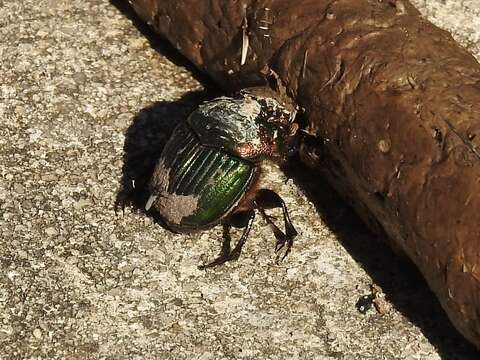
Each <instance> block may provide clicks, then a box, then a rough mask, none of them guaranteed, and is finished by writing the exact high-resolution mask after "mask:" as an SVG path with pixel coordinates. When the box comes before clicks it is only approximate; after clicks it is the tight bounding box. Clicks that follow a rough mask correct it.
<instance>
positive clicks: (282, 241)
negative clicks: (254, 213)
mask: <svg viewBox="0 0 480 360" xmlns="http://www.w3.org/2000/svg"><path fill="white" fill-rule="evenodd" d="M255 206H256V208H257V209H258V211H259V212H260V214H261V215H262V217H263V218H264V219H265V221H266V222H267V224H268V225H269V226H270V228H271V229H272V231H273V234H274V235H275V238H276V239H277V244H276V245H275V252H276V253H277V254H278V252H279V251H280V250H281V249H282V248H283V247H284V246H285V245H286V246H287V248H286V250H285V253H284V254H283V256H282V257H281V260H283V259H285V257H286V256H287V255H288V253H289V252H290V249H291V248H292V245H293V239H294V238H295V236H297V234H298V233H297V230H295V227H294V226H293V224H292V220H290V215H289V214H288V210H287V206H286V205H285V202H284V201H283V199H282V198H281V197H280V195H278V194H277V193H276V192H274V191H272V190H269V189H260V190H258V191H257V194H256V197H255ZM278 207H281V208H282V212H283V221H284V224H285V232H283V231H282V230H280V229H279V228H278V226H277V225H275V223H274V222H273V221H272V219H271V217H270V216H268V215H267V214H266V213H265V209H272V208H278Z"/></svg>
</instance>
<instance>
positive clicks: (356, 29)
mask: <svg viewBox="0 0 480 360" xmlns="http://www.w3.org/2000/svg"><path fill="white" fill-rule="evenodd" d="M132 5H133V7H134V9H135V10H136V11H137V13H138V14H139V15H140V16H141V17H142V18H143V19H145V20H146V21H147V22H148V23H149V24H151V25H152V26H153V27H154V28H155V29H156V31H157V32H158V33H159V34H161V35H162V36H164V37H165V38H166V39H168V40H169V41H170V42H171V43H172V44H173V45H174V46H175V47H176V48H177V49H178V50H179V51H180V52H181V53H182V54H184V55H185V56H186V57H187V58H188V59H190V60H191V61H192V62H193V63H194V64H195V65H196V66H197V67H198V68H199V69H201V70H203V71H205V72H206V73H208V74H209V75H210V76H211V77H212V78H213V79H214V80H215V81H217V82H218V83H219V84H220V85H221V86H223V87H224V88H225V89H229V90H231V89H238V88H241V87H246V86H251V85H257V84H259V83H261V82H262V79H263V75H262V71H264V70H265V68H266V67H268V68H271V69H273V70H274V71H275V72H276V73H277V74H278V75H279V77H280V78H281V80H282V81H283V83H284V84H285V85H286V87H287V90H288V92H289V94H290V96H291V97H292V98H293V99H294V100H295V101H296V102H297V103H298V104H299V105H300V106H302V107H303V108H305V110H306V119H307V122H306V124H305V129H304V130H306V131H307V132H309V133H310V134H312V135H313V136H314V139H316V140H315V141H309V142H308V144H307V143H305V144H304V146H303V147H302V154H301V156H302V159H304V161H306V162H307V163H308V164H309V165H310V166H312V167H314V168H318V169H319V170H320V171H322V172H323V173H324V174H325V175H326V176H327V178H328V179H329V180H330V182H331V183H332V184H333V185H334V186H335V187H336V188H337V189H338V190H339V192H340V193H341V194H343V195H344V196H345V197H346V198H348V199H350V200H351V202H352V204H353V205H354V207H355V208H356V209H357V211H358V213H359V214H360V216H362V217H363V218H364V219H365V220H366V221H367V222H368V223H369V224H370V225H371V226H372V227H374V228H376V229H377V230H378V231H382V232H385V233H386V234H387V235H388V237H389V239H390V242H391V244H392V246H393V247H394V248H396V249H397V250H399V251H401V252H403V253H404V254H405V255H407V256H408V257H409V258H410V259H411V260H412V261H413V262H414V263H415V264H416V265H417V266H418V268H419V269H420V271H421V272H422V273H423V275H424V276H425V278H426V279H427V281H428V284H429V285H430V287H431V288H432V290H433V291H434V292H435V294H436V295H437V296H438V298H439V300H440V302H441V304H442V306H443V308H444V309H445V311H446V312H447V314H448V316H449V317H450V319H451V320H452V322H453V323H454V325H455V326H456V327H457V329H458V330H459V331H460V332H461V333H462V334H464V335H465V336H466V337H467V338H468V339H469V340H470V341H472V342H473V343H474V344H476V345H477V346H479V347H480V228H479V224H480V147H479V144H480V65H479V64H478V62H477V61H476V60H475V59H474V58H473V56H471V55H470V54H469V53H468V52H467V51H466V50H464V49H463V48H461V47H460V46H459V45H458V44H456V43H455V41H454V40H453V39H452V37H451V36H450V35H449V34H448V33H447V32H446V31H443V30H441V29H439V28H437V27H435V26H434V25H432V24H431V23H429V22H428V21H426V20H425V19H423V18H421V17H420V15H419V13H418V11H417V10H416V9H415V8H414V7H413V6H412V5H411V4H410V3H409V2H408V1H399V0H397V1H395V0H384V1H382V0H336V1H335V0H328V1H327V0H297V1H290V0H275V1H274V0H237V1H233V0H232V1H224V0H203V1H196V0H134V1H132ZM242 48H243V51H242ZM245 49H246V51H245ZM242 58H244V59H245V63H244V64H243V65H242V64H241V63H242ZM310 140H311V139H310ZM319 152H320V153H321V156H320V157H319V156H318V155H317V154H318V153H319Z"/></svg>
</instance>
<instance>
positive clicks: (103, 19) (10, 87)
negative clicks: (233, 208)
mask: <svg viewBox="0 0 480 360" xmlns="http://www.w3.org/2000/svg"><path fill="white" fill-rule="evenodd" d="M415 2H416V4H417V5H419V6H420V7H421V8H422V10H423V11H424V12H425V14H426V15H428V16H429V17H430V18H432V19H433V20H434V21H435V22H436V23H437V24H439V25H442V26H446V27H448V28H450V29H452V30H453V31H454V32H455V36H456V37H457V39H459V40H460V41H462V42H463V43H464V44H466V45H468V46H469V47H470V49H472V51H476V52H477V55H479V54H480V41H479V37H480V30H479V29H480V26H479V19H480V16H479V14H480V3H479V2H478V0H470V1H453V0H452V1H445V0H416V1H415ZM121 9H123V11H121ZM140 30H141V31H140ZM142 32H143V33H142ZM0 38H1V40H0V59H1V63H0V75H1V79H2V81H1V84H0V117H1V125H0V176H1V180H2V181H1V182H0V228H1V240H0V266H1V268H0V269H1V272H0V358H1V359H57V358H62V359H202V360H207V359H429V360H435V359H478V357H479V354H478V353H477V352H475V350H474V349H473V347H471V346H470V345H469V344H467V343H466V342H465V341H464V340H463V339H462V338H461V337H460V336H459V335H458V334H457V333H456V332H455V330H453V329H452V327H451V326H450V325H449V322H448V320H447V319H446V317H445V315H444V314H443V312H442V310H441V309H440V308H439V306H438V304H437V302H436V300H435V298H434V297H433V296H432V295H431V293H430V292H429V291H428V290H426V285H425V283H424V282H423V281H422V280H421V278H420V277H419V275H418V274H417V273H416V272H415V271H414V270H413V268H412V267H411V266H410V265H409V264H407V263H404V262H402V261H401V260H399V259H398V258H397V257H396V256H395V255H393V254H392V253H391V252H390V251H389V250H388V249H387V248H386V247H385V246H383V245H382V243H381V242H377V241H376V240H375V238H374V236H373V235H371V234H370V233H368V232H367V231H366V230H365V229H364V228H363V227H362V225H361V224H360V223H359V222H358V220H357V219H356V218H355V216H354V215H353V214H352V213H351V212H350V210H349V209H348V208H347V207H345V205H343V203H342V202H341V201H339V200H338V199H337V198H336V197H335V195H334V194H332V192H331V190H330V189H329V188H328V187H327V186H326V185H325V191H324V192H322V193H320V194H319V193H315V194H313V193H311V191H310V184H311V183H312V182H313V181H318V179H311V178H308V176H303V177H300V178H299V177H297V178H296V180H295V183H299V184H300V185H301V187H297V186H296V185H295V183H294V181H292V180H288V181H287V179H286V177H285V176H284V175H283V174H281V173H280V172H278V171H276V170H274V169H272V171H271V172H269V173H268V176H267V177H268V179H269V181H271V183H272V188H274V189H276V190H278V191H279V192H280V193H281V194H282V196H283V197H284V198H285V199H286V201H287V203H288V207H289V209H290V211H291V215H292V219H293V221H294V223H295V224H296V226H297V228H298V230H299V233H300V235H299V236H298V240H297V241H296V243H295V245H294V248H293V251H292V253H291V254H290V255H289V256H288V257H287V259H286V260H285V261H284V262H283V263H281V264H280V265H276V264H275V258H274V254H273V245H274V240H273V238H272V234H271V232H270V231H269V229H268V228H267V227H266V226H265V223H264V222H263V221H262V220H260V219H258V220H257V221H256V222H255V225H254V228H253V232H252V236H251V237H250V239H249V241H248V242H247V244H246V246H245V249H244V253H243V255H242V257H241V258H240V260H239V261H237V262H235V263H230V264H227V265H225V266H222V267H218V268H215V269H212V270H208V271H201V270H199V269H198V267H197V266H198V265H200V264H203V263H205V262H207V261H209V260H212V259H214V258H215V257H216V255H217V254H218V252H219V251H220V244H221V236H222V233H221V228H220V227H217V228H215V229H213V230H211V231H208V232H202V233H198V234H193V235H178V234H173V233H171V232H168V231H166V230H164V229H163V228H162V227H161V226H159V225H158V224H156V223H155V222H154V220H153V219H152V218H151V217H148V216H146V215H145V214H144V213H142V212H141V211H137V210H136V207H135V205H129V206H127V207H126V208H125V212H124V213H122V212H121V211H120V212H119V213H117V214H116V213H115V211H114V204H115V201H116V199H117V193H118V191H119V190H120V188H121V184H122V183H123V184H124V185H126V189H127V190H128V189H130V190H131V191H130V192H123V193H121V194H120V195H121V196H120V199H124V200H125V199H127V200H128V199H131V198H132V197H131V196H130V195H132V196H133V199H134V201H133V202H134V204H135V201H136V203H137V205H138V204H141V201H142V196H144V194H143V193H142V192H141V191H140V189H141V185H142V182H144V181H145V179H146V177H148V173H149V171H151V166H152V164H153V162H154V161H155V157H156V156H158V152H159V150H160V149H161V145H162V144H163V142H164V141H165V139H166V137H167V136H168V131H169V129H171V127H172V125H173V124H174V123H175V122H176V121H178V119H179V118H180V117H181V116H183V115H184V114H186V113H187V112H188V111H189V109H191V107H192V106H193V105H194V104H195V103H197V102H198V101H200V100H201V99H204V98H208V97H211V96H213V95H214V91H212V90H211V89H209V90H207V91H204V90H203V85H205V84H207V85H208V81H205V79H202V77H201V75H199V74H197V73H195V71H192V70H193V69H191V68H190V67H188V65H187V64H186V63H185V61H184V60H183V59H181V58H180V57H179V56H178V55H176V54H175V52H174V51H172V49H171V48H169V46H168V45H166V44H164V43H162V41H161V40H159V39H157V38H155V37H153V36H151V34H150V33H149V32H148V29H145V28H142V27H140V26H139V24H138V23H136V21H135V18H134V17H133V16H132V14H131V13H128V10H125V7H124V6H123V5H118V4H117V6H115V5H114V4H111V3H109V2H107V1H100V0H88V1H84V0H70V1H61V0H38V1H33V0H22V1H2V0H0ZM199 80H200V81H202V83H200V82H199ZM202 84H203V85H202ZM293 168H294V169H293V172H294V173H299V172H300V173H305V171H302V170H301V169H300V171H299V169H295V166H293ZM132 180H134V181H135V188H133V186H132V185H133V183H132ZM122 195H127V196H126V197H125V196H124V197H122ZM236 235H237V236H238V232H237V233H236ZM372 283H376V284H378V285H379V286H381V287H382V288H383V291H384V293H385V296H386V308H387V312H386V314H385V315H383V316H380V315H379V314H378V313H377V312H376V311H375V310H374V309H370V310H368V311H367V312H366V314H365V315H363V314H361V313H360V312H359V311H358V310H357V308H356V306H355V305H356V303H357V301H358V299H359V298H360V297H361V296H362V295H366V294H369V293H370V290H369V286H370V284H372Z"/></svg>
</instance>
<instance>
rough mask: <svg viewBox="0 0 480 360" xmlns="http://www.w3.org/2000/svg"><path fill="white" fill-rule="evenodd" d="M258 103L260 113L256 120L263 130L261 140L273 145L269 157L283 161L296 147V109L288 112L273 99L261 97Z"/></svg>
mask: <svg viewBox="0 0 480 360" xmlns="http://www.w3.org/2000/svg"><path fill="white" fill-rule="evenodd" d="M260 103H261V104H262V113H261V116H260V118H259V120H258V121H259V122H260V123H261V127H262V129H263V130H264V131H263V132H262V133H263V136H262V142H264V143H266V144H271V145H273V149H272V153H271V154H270V155H271V157H273V158H274V159H276V160H280V161H285V160H287V159H288V158H289V157H290V156H291V155H293V154H294V153H295V152H296V150H297V148H298V136H297V130H298V128H299V126H298V124H297V123H296V122H295V117H296V110H293V111H291V112H290V111H288V110H286V109H285V108H284V107H282V106H280V105H279V104H278V103H277V102H276V101H275V100H273V99H262V100H260Z"/></svg>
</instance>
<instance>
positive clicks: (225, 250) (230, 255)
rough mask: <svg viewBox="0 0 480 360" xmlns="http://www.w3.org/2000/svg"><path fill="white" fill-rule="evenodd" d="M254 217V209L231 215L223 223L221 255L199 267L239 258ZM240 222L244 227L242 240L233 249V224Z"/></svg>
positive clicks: (236, 224) (204, 267) (211, 265)
mask: <svg viewBox="0 0 480 360" xmlns="http://www.w3.org/2000/svg"><path fill="white" fill-rule="evenodd" d="M254 219H255V211H254V210H253V209H251V210H248V211H245V212H241V213H236V214H233V215H231V216H230V217H229V218H228V219H227V221H226V222H225V223H224V224H223V244H222V251H221V253H220V256H219V257H218V258H216V259H215V260H214V261H212V262H211V263H209V264H206V265H201V266H199V269H201V270H203V269H207V268H211V267H214V266H218V265H222V264H225V263H226V262H228V261H235V260H238V258H239V257H240V254H241V253H242V248H243V245H245V242H246V241H247V238H248V234H249V233H250V230H251V229H252V225H253V220H254ZM238 224H240V227H243V232H242V236H241V237H240V240H238V242H237V245H235V247H234V248H233V250H232V249H231V245H230V243H231V240H232V238H231V236H230V229H231V228H232V225H234V226H238Z"/></svg>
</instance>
